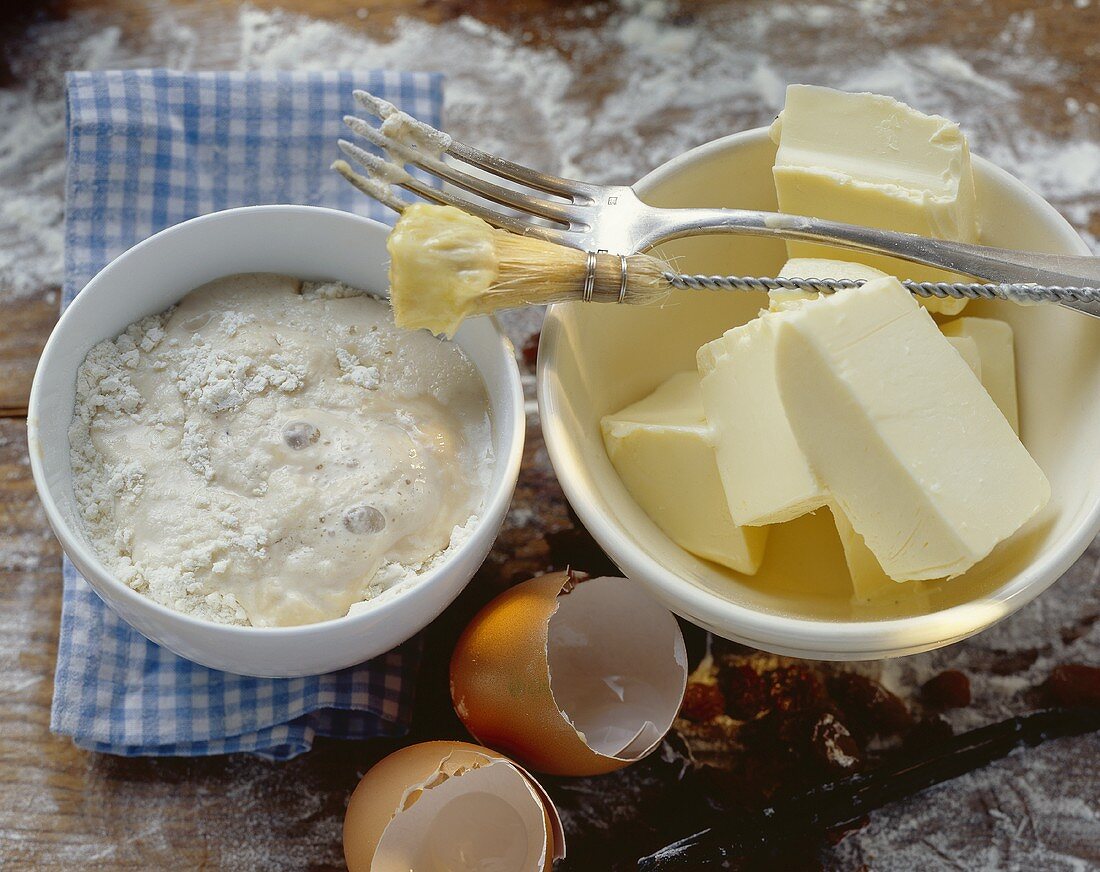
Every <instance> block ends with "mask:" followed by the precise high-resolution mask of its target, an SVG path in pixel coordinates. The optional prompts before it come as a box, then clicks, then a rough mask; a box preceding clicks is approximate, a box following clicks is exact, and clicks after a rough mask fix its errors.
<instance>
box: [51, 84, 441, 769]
mask: <svg viewBox="0 0 1100 872" xmlns="http://www.w3.org/2000/svg"><path fill="white" fill-rule="evenodd" d="M354 88H366V89H368V90H370V91H371V92H373V93H375V94H378V95H379V96H382V97H385V98H387V99H389V100H391V101H392V102H394V103H396V104H397V105H398V106H400V107H401V108H402V109H405V110H406V111H408V112H410V113H412V114H413V115H416V116H418V117H419V118H422V119H423V120H424V121H427V122H428V123H430V124H432V125H435V126H440V120H441V119H440V116H441V114H442V103H443V83H442V77H441V76H439V75H438V74H434V73H389V72H373V73H363V74H356V73H351V72H323V73H322V72H293V73H291V72H271V73H176V72H168V71H164V70H142V71H125V72H122V71H112V72H94V73H93V72H79V73H70V74H69V76H68V97H69V165H68V179H67V184H66V208H65V288H64V293H63V298H62V306H63V307H64V306H65V305H68V303H69V302H71V301H72V299H73V297H75V296H76V294H77V293H78V292H79V291H80V289H81V288H83V287H84V285H85V284H87V282H88V280H89V279H91V278H92V276H94V275H95V274H96V272H98V271H99V270H100V269H101V268H102V267H104V266H105V265H106V264H107V263H108V262H109V261H110V260H111V259H112V258H114V257H115V256H116V255H118V254H120V253H121V252H123V251H125V250H126V249H127V248H129V247H130V246H131V245H133V244H134V243H136V242H138V241H140V240H142V239H144V238H145V237H147V236H149V235H151V234H153V233H155V232H157V231H158V230H161V229H163V228H165V227H168V226H169V225H172V224H176V223H178V222H180V221H184V220H186V219H188V218H192V217H194V216H196V215H201V214H203V213H206V212H213V211H215V210H218V209H227V208H230V207H233V206H244V205H253V204H261V203H306V204H315V205H324V206H331V207H335V208H338V209H346V210H348V211H354V212H360V213H363V214H367V215H370V216H371V217H374V218H380V219H383V220H385V219H386V218H388V217H389V216H388V215H387V214H386V210H384V209H383V207H381V206H379V205H378V204H376V203H373V202H372V201H370V200H368V199H367V198H366V197H364V196H363V195H362V194H360V193H358V192H357V191H355V190H354V189H353V188H352V187H351V186H350V185H348V184H347V182H345V181H343V180H342V179H341V178H340V177H339V176H338V175H337V174H336V173H334V172H332V171H331V170H330V169H329V164H330V163H331V162H332V160H333V159H334V158H335V157H337V156H338V151H337V149H336V140H337V138H338V137H339V136H341V135H342V133H343V130H344V127H343V124H342V121H341V119H342V117H343V116H344V115H345V114H347V113H350V112H354V111H355V106H354V104H353V101H352V96H351V92H352V90H353V89H354ZM419 656H420V644H419V640H418V639H413V640H410V641H409V642H407V643H405V644H404V645H402V646H401V647H399V648H397V649H396V650H394V651H391V652H390V653H389V654H386V655H384V656H382V657H379V658H377V659H375V660H372V661H370V662H368V663H363V664H361V665H359V666H355V667H352V668H349V669H344V670H342V671H340V672H334V673H331V674H328V675H319V676H314V677H310V678H294V679H261V678H247V677H244V676H240V675H231V674H228V673H223V672H216V671H214V670H210V669H206V668H204V667H202V666H198V665H196V664H194V663H192V662H190V661H189V660H184V659H182V658H180V657H177V656H175V655H174V654H171V653H169V652H168V651H166V650H164V649H162V648H160V647H158V646H157V645H154V644H153V643H152V642H150V641H148V640H147V639H146V638H145V637H144V636H142V635H141V634H139V633H138V632H136V631H135V630H133V629H131V628H130V626H129V625H128V624H126V623H125V622H124V621H123V620H122V619H121V618H119V617H118V616H117V615H116V614H115V613H114V612H113V611H111V610H110V609H109V608H107V606H106V605H104V603H103V602H102V600H100V599H99V597H98V596H97V595H96V594H95V592H94V591H93V590H92V589H91V587H90V586H89V585H88V583H87V582H86V581H84V579H82V578H81V577H80V576H79V575H78V574H77V572H76V570H75V569H74V568H73V566H72V565H71V564H70V563H69V562H68V561H66V562H65V566H64V597H63V601H62V609H61V638H60V643H59V646H58V653H57V672H56V676H55V679H54V698H53V714H52V719H51V729H52V730H53V731H54V732H57V733H63V734H65V735H69V736H72V737H73V741H74V742H75V743H76V744H77V745H79V746H81V747H83V748H88V749H90V750H95V751H105V752H108V753H112V754H124V755H206V754H224V753H229V752H234V751H249V752H253V753H256V754H259V755H262V756H265V757H269V758H272V759H287V758H290V757H293V756H295V755H297V754H300V753H302V752H304V751H307V750H309V748H310V747H311V746H312V744H313V738H314V736H316V735H323V736H340V737H349V738H363V737H366V736H378V735H397V734H400V733H402V732H404V730H405V729H406V728H407V726H408V723H409V719H410V714H411V711H410V710H411V704H412V696H413V681H414V679H415V672H416V666H417V663H418V661H419Z"/></svg>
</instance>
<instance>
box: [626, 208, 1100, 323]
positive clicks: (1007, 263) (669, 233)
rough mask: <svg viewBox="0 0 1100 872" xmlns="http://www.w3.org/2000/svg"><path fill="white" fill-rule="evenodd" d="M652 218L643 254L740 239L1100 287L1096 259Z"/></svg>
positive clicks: (726, 218)
mask: <svg viewBox="0 0 1100 872" xmlns="http://www.w3.org/2000/svg"><path fill="white" fill-rule="evenodd" d="M649 217H650V222H649V223H650V227H648V228H647V232H646V234H645V237H644V239H643V240H642V244H641V245H640V248H641V249H642V250H645V249H649V248H652V247H653V246H654V245H656V244H658V243H659V242H664V241H667V240H670V239H678V238H681V237H684V236H699V235H704V234H712V233H738V234H745V235H748V236H765V237H771V238H775V239H794V240H798V241H801V242H819V243H826V244H829V245H838V246H841V247H843V248H851V249H855V250H856V251H864V252H870V253H872V254H885V255H890V256H891V257H898V258H901V259H903V260H908V261H912V262H913V263H920V264H925V265H927V266H934V267H939V268H940V269H946V270H950V271H951V272H957V273H962V274H963V275H968V276H974V277H975V278H980V279H983V280H985V281H987V282H1007V283H1029V284H1038V285H1084V286H1091V287H1100V258H1096V257H1088V256H1080V255H1063V254H1042V253H1039V252H1032V251H1013V250H1011V249H1007V248H991V247H989V246H986V245H973V244H971V243H967V242H949V241H947V240H943V239H930V238H928V237H925V236H918V235H916V234H913V233H897V232H894V231H890V230H879V229H877V228H874V227H860V226H858V225H855V224H841V223H839V222H837V221H825V220H823V219H820V218H806V217H802V216H799V215H784V214H782V213H779V212H757V211H752V210H747V209H661V208H653V209H652V211H651V212H650V216H649ZM1061 305H1064V306H1068V307H1069V308H1072V309H1077V310H1078V311H1081V312H1084V313H1086V314H1088V315H1092V316H1093V317H1100V303H1093V302H1076V301H1075V302H1063V303H1062V304H1061Z"/></svg>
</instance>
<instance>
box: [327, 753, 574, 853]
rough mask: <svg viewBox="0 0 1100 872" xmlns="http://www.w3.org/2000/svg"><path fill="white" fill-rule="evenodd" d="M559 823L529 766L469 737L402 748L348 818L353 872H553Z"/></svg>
mask: <svg viewBox="0 0 1100 872" xmlns="http://www.w3.org/2000/svg"><path fill="white" fill-rule="evenodd" d="M564 856H565V843H564V838H563V836H562V829H561V821H560V820H559V819H558V816H557V812H556V811H555V810H554V807H553V804H552V803H551V802H550V800H549V798H548V797H547V796H546V794H545V792H544V791H543V790H542V788H541V787H540V786H539V785H538V784H537V782H535V781H534V779H532V778H531V776H530V775H528V774H527V773H526V772H525V771H524V770H523V769H521V768H520V767H519V766H517V765H516V764H514V763H513V762H512V761H511V760H509V759H508V758H506V757H503V756H501V755H500V754H496V753H494V752H492V751H490V750H488V749H487V748H480V747H478V746H477V745H470V744H467V743H465V742H424V743H422V744H419V745H412V746H410V747H408V748H402V749H401V750H400V751H396V752H394V753H393V754H391V755H390V756H388V757H386V758H385V759H384V760H382V761H381V762H379V763H378V764H377V765H376V766H374V767H373V768H372V769H371V770H370V771H369V772H368V773H367V774H366V775H365V776H363V779H362V781H360V782H359V786H358V787H356V789H355V791H354V793H352V796H351V800H350V801H349V803H348V810H347V814H346V816H345V818H344V858H345V860H346V861H347V864H348V869H349V870H350V872H370V870H373V872H408V870H415V872H475V870H476V872H495V870H500V872H505V870H507V872H513V870H515V872H549V870H550V868H551V866H552V864H553V861H554V860H555V859H558V858H560V857H564Z"/></svg>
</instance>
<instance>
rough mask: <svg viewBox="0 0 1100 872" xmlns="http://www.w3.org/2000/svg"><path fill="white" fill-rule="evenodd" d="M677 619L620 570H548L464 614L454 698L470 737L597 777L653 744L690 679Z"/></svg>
mask: <svg viewBox="0 0 1100 872" xmlns="http://www.w3.org/2000/svg"><path fill="white" fill-rule="evenodd" d="M687 671H688V670H687V653H686V650H685V648H684V639H683V636H682V635H681V634H680V628H679V627H678V626H677V624H676V619H675V618H674V617H673V616H672V614H671V613H670V612H668V611H667V610H666V609H665V608H664V607H663V606H661V605H660V604H659V603H657V602H656V601H655V600H653V599H652V598H651V597H650V596H649V595H648V594H646V593H645V592H644V591H643V590H642V589H640V588H639V587H638V586H637V585H636V584H634V583H633V582H631V581H629V580H627V579H625V578H595V579H590V580H588V581H577V579H576V577H575V576H573V575H572V574H570V573H562V572H559V573H554V574H552V575H545V576H542V577H540V578H535V579H532V580H530V581H526V582H523V583H522V584H518V585H516V586H515V587H513V588H511V589H509V590H507V591H505V592H504V593H502V594H501V595H500V596H498V597H497V598H496V599H494V600H493V601H492V602H490V603H489V604H488V605H487V606H486V607H485V608H484V609H482V611H481V612H480V613H478V615H477V616H475V618H474V619H473V621H471V622H470V625H469V626H468V627H467V628H466V630H465V632H464V633H463V634H462V637H461V638H460V639H459V642H458V645H457V646H456V647H455V652H454V655H453V656H452V658H451V698H452V700H453V701H454V705H455V710H456V711H457V712H458V715H459V717H460V718H461V719H462V721H463V723H465V724H466V727H467V729H469V731H470V732H471V733H472V734H473V735H474V736H475V737H476V738H477V740H478V741H479V742H483V743H484V744H486V745H488V746H490V747H492V748H496V749H499V750H501V751H503V752H505V753H507V754H509V755H511V756H514V757H515V758H516V759H517V760H519V761H521V762H523V763H524V764H526V765H528V766H530V767H531V768H532V769H535V770H537V771H540V772H548V773H552V774H555V775H598V774H601V773H604V772H611V771H613V770H615V769H620V768H622V767H623V766H626V765H628V764H630V763H632V762H634V761H635V760H638V759H640V758H642V757H644V756H645V755H646V754H648V753H649V752H650V751H652V750H653V749H654V748H656V747H657V745H658V744H660V741H661V738H662V737H663V736H664V734H665V733H666V732H667V731H668V729H669V727H671V725H672V721H673V719H674V718H675V717H676V712H677V710H678V709H679V707H680V703H681V701H682V700H683V695H684V689H685V687H686V685H687Z"/></svg>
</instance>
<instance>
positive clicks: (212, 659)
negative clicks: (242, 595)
mask: <svg viewBox="0 0 1100 872" xmlns="http://www.w3.org/2000/svg"><path fill="white" fill-rule="evenodd" d="M388 232H389V228H388V227H386V226H385V225H383V224H380V223H378V222H377V221H372V220H370V219H367V218H361V217H358V216H356V215H351V214H349V213H347V212H338V211H335V210H332V209H319V208H314V207H308V206H255V207H248V208H243V209H230V210H228V211H225V212H216V213H214V214H211V215H204V216H202V217H200V218H195V219H193V220H191V221H186V222H184V223H182V224H178V225H176V226H174V227H170V228H168V229H167V230H164V231H162V232H161V233H158V234H156V235H155V236H152V237H150V238H149V239H146V240H145V241H144V242H142V243H140V244H138V245H136V246H134V247H133V248H131V249H130V250H129V251H127V252H126V253H125V254H123V255H122V256H120V257H118V258H117V259H116V260H114V261H113V262H112V263H111V264H110V265H109V266H107V267H106V268H105V269H104V270H103V271H102V272H100V273H99V274H98V275H97V276H96V277H95V278H94V279H93V280H92V281H91V282H89V283H88V286H87V287H86V288H84V290H83V291H82V292H81V293H80V295H79V296H78V297H77V299H76V300H75V302H74V303H73V304H72V305H71V306H70V307H69V308H68V309H67V310H66V312H65V314H64V315H63V316H62V318H61V320H60V322H58V324H57V327H56V328H54V331H53V334H52V335H51V336H50V340H49V342H48V343H47V344H46V348H45V350H44V351H43V353H42V358H41V360H40V361H39V364H38V371H37V372H36V373H35V377H34V386H33V387H32V388H31V396H30V408H29V411H28V415H27V431H28V440H29V445H30V457H31V469H32V471H33V473H34V481H35V485H36V486H37V488H38V494H39V496H40V497H41V499H42V503H43V505H44V506H45V508H46V514H47V517H48V518H49V521H50V525H51V526H52V527H53V530H54V533H56V535H57V538H58V539H59V540H61V546H62V547H63V548H64V549H65V553H66V554H68V555H69V558H70V559H71V560H72V561H73V563H74V564H75V565H76V567H77V569H79V570H80V572H81V574H82V575H83V576H84V577H85V578H86V579H87V580H88V582H89V583H90V584H91V585H92V587H93V588H95V590H96V592H97V593H98V594H99V596H100V597H102V598H103V600H104V601H105V602H106V603H107V604H108V605H109V606H110V607H111V608H113V609H114V610H115V611H116V612H118V613H119V614H120V615H121V616H122V617H123V618H125V619H126V620H127V621H128V622H129V623H130V624H131V625H132V626H133V627H134V628H135V629H137V630H138V631H139V632H141V633H142V634H143V635H145V636H147V637H148V638H149V639H152V640H153V641H154V642H156V643H157V644H159V645H163V646H164V647H165V648H168V649H169V650H171V651H174V652H175V653H176V654H179V655H181V656H183V657H187V658H189V659H191V660H194V661H195V662H197V663H201V664H202V665H204V666H209V667H211V668H214V669H220V670H224V671H227V672H236V673H241V674H245V675H259V676H273V677H290V676H298V675H315V674H319V673H322V672H328V671H331V670H334V669H340V668H343V667H345V666H350V665H352V664H354V663H359V662H362V661H363V660H366V659H368V658H370V657H374V656H376V655H378V654H382V653H384V652H386V651H389V650H390V649H391V648H393V647H394V646H396V645H398V644H400V643H401V642H404V641H405V640H406V639H408V638H409V637H410V636H412V635H413V634H414V633H416V632H417V631H418V630H420V629H422V628H423V627H424V626H425V625H427V624H428V623H429V622H430V621H431V620H433V619H434V618H435V617H436V616H437V615H438V614H439V613H440V612H442V611H443V609H444V608H446V607H447V605H448V604H450V602H451V601H452V600H453V599H454V598H455V597H456V596H457V595H458V594H459V592H460V591H461V590H462V589H463V588H464V587H465V586H466V583H467V582H468V581H469V580H470V578H472V577H473V574H474V573H475V572H476V571H477V569H478V567H479V566H480V565H481V563H482V561H484V559H485V556H486V555H487V554H488V553H489V549H490V548H491V547H492V544H493V541H494V539H495V538H496V535H497V532H498V530H499V529H500V525H501V523H502V522H503V520H504V515H505V513H506V512H507V510H508V505H509V503H510V502H511V499H512V492H513V490H514V488H515V484H516V478H517V477H518V475H519V464H520V458H521V455H522V450H523V437H524V426H525V417H524V411H523V391H522V387H521V385H520V378H519V369H518V367H517V365H516V360H515V354H514V351H513V348H512V345H511V343H510V342H509V341H508V340H507V339H506V338H505V337H504V335H503V334H502V333H501V332H500V330H499V329H498V328H497V326H496V324H495V323H494V322H493V321H492V320H491V319H489V318H477V319H473V320H470V321H468V322H467V323H465V324H464V325H463V326H462V328H461V329H460V330H459V331H458V334H457V336H456V337H455V341H456V342H458V344H459V345H460V346H462V349H463V350H464V351H465V352H466V354H467V355H468V356H469V357H470V359H471V360H472V361H473V363H474V364H475V365H476V366H477V368H478V370H479V371H480V373H481V376H482V378H483V379H484V381H485V386H486V389H487V391H488V394H489V402H490V407H491V415H492V421H493V447H494V450H495V453H496V466H495V469H494V471H493V479H492V483H491V485H490V488H489V492H488V494H487V495H486V498H485V505H484V509H483V511H482V512H481V522H480V523H479V524H478V526H477V528H476V529H475V531H474V532H473V534H472V535H471V536H470V538H469V539H467V540H466V541H465V542H464V543H462V545H461V546H459V547H457V548H456V549H454V552H453V554H451V555H450V556H449V557H448V558H447V560H446V561H444V562H443V563H442V564H441V565H439V566H438V567H437V568H435V569H433V570H431V571H430V572H427V573H425V574H424V576H423V577H422V578H421V579H420V580H419V582H418V583H417V584H415V585H412V586H410V587H409V588H407V589H405V590H403V591H401V592H400V593H397V594H395V595H393V596H390V597H385V596H383V598H381V600H380V601H378V602H376V603H374V604H373V605H372V606H371V607H369V608H366V609H365V610H363V611H362V612H361V613H359V614H356V615H353V616H351V617H343V618H339V619H337V620H332V621H325V622H322V623H318V624H309V625H306V626H301V627H286V628H253V627H233V626H226V625H223V624H215V623H211V622H208V621H202V620H199V619H196V618H192V617H188V616H186V615H183V614H180V613H178V612H175V611H173V610H171V609H169V608H166V607H165V606H162V605H159V604H158V603H155V602H153V600H151V599H149V598H147V597H145V596H143V595H142V594H139V593H137V592H135V591H133V590H131V589H130V588H129V587H127V586H126V585H125V584H123V583H122V582H120V581H118V580H117V579H116V578H115V577H114V576H113V575H112V574H111V572H110V571H109V570H108V569H107V568H106V567H105V566H104V565H103V563H102V562H101V561H100V560H99V559H98V558H97V557H96V555H95V553H94V551H93V549H92V548H91V547H90V545H89V543H88V541H87V539H86V537H85V534H84V531H83V527H82V525H81V523H80V522H79V520H78V517H77V513H76V506H75V501H74V497H73V488H72V469H71V466H70V463H69V439H68V428H69V423H70V420H71V418H72V410H73V402H74V397H75V389H76V373H77V370H78V368H79V367H80V364H81V363H82V362H83V360H84V357H85V356H86V355H87V353H88V351H89V349H91V348H92V346H93V345H95V344H96V343H97V342H100V341H102V340H104V339H107V338H113V337H115V336H117V335H118V334H119V333H121V332H122V331H123V330H124V329H125V328H126V326H127V325H128V324H130V323H131V322H133V321H135V320H137V319H138V318H141V317H143V316H145V315H150V314H153V313H156V312H160V311H163V310H164V309H166V308H167V307H168V306H170V305H171V304H172V303H175V302H176V301H178V300H179V299H180V298H181V297H182V296H183V295H184V294H186V293H187V292H188V291H190V290H192V289H193V288H197V287H198V286H199V285H202V284H204V283H206V282H209V281H213V280H214V279H216V278H220V277H222V276H227V275H232V274H234V273H247V272H273V273H284V274H289V275H294V276H298V277H300V278H304V279H319V280H320V279H328V280H338V281H342V282H345V283H347V284H349V285H352V286H353V287H360V288H364V289H366V290H369V291H372V292H375V293H378V294H385V293H386V289H387V288H388V281H387V276H386V271H387V260H388V258H387V254H386V235H387V234H388Z"/></svg>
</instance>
